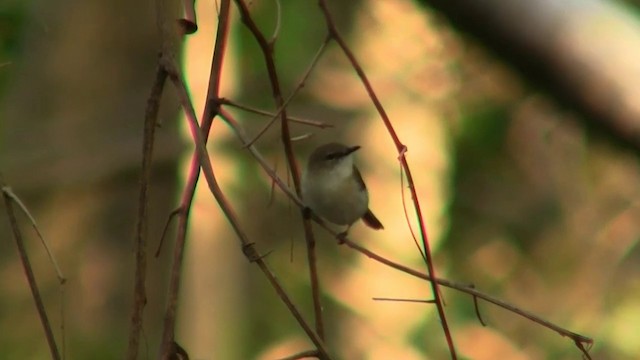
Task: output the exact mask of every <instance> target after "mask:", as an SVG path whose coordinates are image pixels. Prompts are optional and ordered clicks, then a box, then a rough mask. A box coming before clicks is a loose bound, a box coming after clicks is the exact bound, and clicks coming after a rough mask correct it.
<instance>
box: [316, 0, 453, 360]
mask: <svg viewBox="0 0 640 360" xmlns="http://www.w3.org/2000/svg"><path fill="white" fill-rule="evenodd" d="M319 5H320V9H321V10H322V13H323V14H324V18H325V21H326V24H327V29H328V30H329V35H330V36H331V37H332V38H333V39H334V40H335V41H336V42H337V43H338V45H339V46H340V48H341V49H342V52H344V54H345V56H346V57H347V58H348V59H349V62H351V67H353V69H354V70H355V71H356V73H357V74H358V77H360V81H361V82H362V85H364V87H365V89H366V90H367V94H368V95H369V98H371V101H372V102H373V104H374V106H375V107H376V110H378V113H379V114H380V117H381V118H382V121H383V122H384V125H385V126H386V127H387V131H388V132H389V135H391V138H392V139H393V142H394V143H395V145H396V149H397V151H398V154H399V156H398V160H400V163H401V164H402V168H403V169H404V171H405V174H406V176H407V182H408V183H409V190H410V191H411V198H412V199H413V205H414V208H415V213H416V217H417V218H418V224H419V228H420V235H421V238H422V246H423V248H424V254H425V256H426V260H427V261H426V265H427V271H428V273H429V277H431V278H432V279H435V278H436V270H435V267H434V266H433V256H432V255H431V249H430V246H429V238H428V236H427V229H426V227H425V225H424V219H423V217H422V210H421V209H420V201H419V197H418V193H417V191H416V188H415V185H414V183H413V176H412V175H411V169H410V168H409V164H408V163H407V158H406V157H405V153H406V151H407V147H406V146H405V145H404V144H403V143H402V142H401V141H400V138H399V137H398V134H397V133H396V131H395V129H394V128H393V124H391V120H389V117H388V116H387V113H386V111H385V110H384V108H383V107H382V103H381V102H380V100H379V99H378V96H377V95H376V93H375V91H374V90H373V87H372V86H371V83H370V82H369V79H368V78H367V75H366V74H365V73H364V70H363V69H362V66H360V63H358V61H357V60H356V57H355V55H354V54H353V52H352V51H351V49H349V47H348V46H347V43H346V42H345V41H344V39H343V38H342V36H341V35H340V33H339V32H338V30H337V28H336V25H335V23H334V21H333V18H332V16H331V13H330V11H329V8H328V7H327V4H326V1H325V0H319ZM431 288H432V292H433V297H434V300H435V303H436V307H437V308H438V316H439V317H440V322H441V323H442V330H443V331H444V335H445V337H446V339H447V345H448V346H449V352H450V353H451V358H452V359H457V355H456V349H455V346H454V344H453V338H452V336H451V331H449V325H448V324H447V317H446V315H445V312H444V305H443V303H442V299H441V296H440V291H439V290H438V284H437V283H436V282H435V281H431Z"/></svg>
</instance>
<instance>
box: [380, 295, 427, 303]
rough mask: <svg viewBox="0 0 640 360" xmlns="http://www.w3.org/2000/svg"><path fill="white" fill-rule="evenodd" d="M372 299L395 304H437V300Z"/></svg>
mask: <svg viewBox="0 0 640 360" xmlns="http://www.w3.org/2000/svg"><path fill="white" fill-rule="evenodd" d="M371 299H372V300H374V301H393V302H408V303H419V304H433V303H435V300H423V299H399V298H383V297H374V298H371Z"/></svg>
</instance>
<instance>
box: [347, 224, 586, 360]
mask: <svg viewBox="0 0 640 360" xmlns="http://www.w3.org/2000/svg"><path fill="white" fill-rule="evenodd" d="M336 236H337V234H336ZM344 244H345V245H347V246H348V247H350V248H352V249H354V250H356V251H358V252H359V253H361V254H363V255H366V256H367V257H369V258H371V259H373V260H375V261H378V262H380V263H383V264H385V265H387V266H390V267H392V268H394V269H397V270H400V271H402V272H404V273H406V274H409V275H412V276H415V277H417V278H420V279H424V280H427V281H432V282H436V283H438V284H440V285H442V286H445V287H448V288H451V289H455V290H458V291H460V292H463V293H466V294H469V295H471V296H474V297H477V298H480V299H482V300H485V301H487V302H490V303H492V304H494V305H497V306H499V307H501V308H503V309H506V310H509V311H511V312H513V313H515V314H518V315H520V316H522V317H524V318H527V319H529V320H531V321H533V322H535V323H537V324H540V325H542V326H544V327H546V328H548V329H550V330H553V331H555V332H557V333H558V334H560V335H562V336H566V337H568V338H570V339H571V340H573V341H574V342H575V343H576V344H587V345H591V344H593V339H591V338H589V337H586V336H583V335H580V334H577V333H574V332H572V331H569V330H567V329H564V328H562V327H560V326H558V325H556V324H553V323H551V322H549V321H547V320H544V319H542V318H541V317H539V316H537V315H534V314H532V313H530V312H528V311H525V310H522V309H520V308H518V307H516V306H514V305H511V304H509V303H507V302H505V301H502V300H500V299H497V298H495V297H493V296H490V295H487V294H485V293H482V292H480V291H478V290H476V289H475V287H473V286H470V285H463V284H459V283H456V282H453V281H449V280H445V279H438V278H432V277H430V276H429V275H426V274H424V273H422V272H420V271H417V270H414V269H411V268H409V267H406V266H404V265H401V264H398V263H396V262H393V261H391V260H388V259H386V258H384V257H382V256H380V255H378V254H376V253H374V252H373V251H371V250H368V249H366V248H364V247H362V246H360V245H358V244H356V243H354V242H352V241H350V240H348V239H345V241H344ZM579 348H580V349H581V350H582V349H583V347H582V348H581V347H579ZM589 359H590V358H589Z"/></svg>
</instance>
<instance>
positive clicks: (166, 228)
mask: <svg viewBox="0 0 640 360" xmlns="http://www.w3.org/2000/svg"><path fill="white" fill-rule="evenodd" d="M180 213H182V208H177V209H174V210H173V211H172V212H171V213H169V216H168V217H167V221H166V222H165V223H164V229H162V235H160V241H159V242H158V248H157V249H156V254H155V257H158V256H160V252H161V251H162V245H163V244H164V239H165V238H166V236H167V232H168V231H169V225H171V222H173V219H175V217H176V216H178V215H180Z"/></svg>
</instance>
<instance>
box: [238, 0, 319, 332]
mask: <svg viewBox="0 0 640 360" xmlns="http://www.w3.org/2000/svg"><path fill="white" fill-rule="evenodd" d="M235 2H236V4H237V5H238V9H239V10H240V17H241V19H242V22H243V23H244V25H245V26H246V27H247V28H248V29H249V31H250V32H251V34H252V35H253V37H254V38H255V39H256V41H257V42H258V46H260V49H261V51H262V55H263V58H264V62H265V66H266V69H267V74H268V75H269V83H270V84H271V92H272V96H273V99H274V101H275V104H276V107H277V108H278V111H279V113H280V124H281V137H282V139H281V140H282V144H283V147H284V153H285V156H286V158H287V163H288V165H289V170H290V171H291V177H292V178H293V185H294V188H295V190H296V194H297V195H298V197H301V196H300V194H301V193H300V170H299V168H298V163H297V162H296V157H295V154H294V153H293V146H292V145H291V134H290V131H289V120H288V118H287V109H286V107H285V102H284V100H283V98H282V91H281V88H280V80H279V79H278V73H277V71H276V64H275V60H274V58H273V46H274V42H273V41H275V38H274V40H273V41H267V39H266V37H265V36H264V35H263V34H262V32H261V31H260V29H258V26H257V25H256V23H255V22H254V21H253V19H252V18H251V14H250V13H249V8H248V6H247V4H246V3H245V2H244V1H243V0H235ZM322 49H324V45H323V48H322ZM300 215H301V217H302V219H303V226H304V234H305V240H306V244H307V259H308V263H309V278H310V283H311V298H312V299H313V314H314V316H315V324H316V332H317V333H318V335H319V336H320V338H324V325H323V321H322V303H321V301H320V286H319V283H318V270H317V266H316V252H315V247H316V241H315V237H314V235H313V230H312V228H311V221H310V220H308V219H305V217H304V215H303V210H302V209H300Z"/></svg>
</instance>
